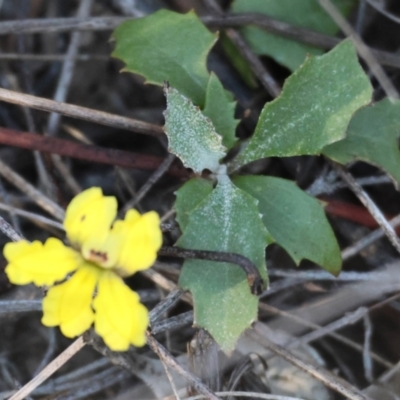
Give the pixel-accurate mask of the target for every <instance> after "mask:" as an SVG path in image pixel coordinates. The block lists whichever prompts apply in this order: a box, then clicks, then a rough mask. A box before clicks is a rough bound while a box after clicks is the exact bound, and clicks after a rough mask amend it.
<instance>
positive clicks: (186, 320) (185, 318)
mask: <svg viewBox="0 0 400 400" xmlns="http://www.w3.org/2000/svg"><path fill="white" fill-rule="evenodd" d="M0 304H1V303H0ZM0 312H1V311H0ZM193 315H194V314H193V311H187V312H185V313H182V314H179V315H176V316H175V317H171V318H168V319H164V320H162V321H160V322H157V323H155V324H153V325H152V326H151V333H152V334H153V335H157V334H159V333H161V332H165V331H170V330H177V329H180V328H183V327H184V326H187V325H192V324H193Z"/></svg>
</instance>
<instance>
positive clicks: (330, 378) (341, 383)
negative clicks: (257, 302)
mask: <svg viewBox="0 0 400 400" xmlns="http://www.w3.org/2000/svg"><path fill="white" fill-rule="evenodd" d="M246 335H248V336H249V337H251V338H252V339H253V340H255V341H257V342H258V343H260V344H261V345H262V346H264V347H266V348H267V349H269V350H270V351H272V352H273V353H274V354H276V355H278V356H281V357H282V358H284V359H285V360H286V361H288V362H289V363H290V364H293V365H295V366H296V367H298V368H300V369H301V370H303V371H305V372H307V373H308V374H310V375H311V376H312V377H314V378H315V379H317V380H318V381H320V382H322V383H323V384H324V385H326V386H327V387H329V388H330V389H332V390H334V391H336V392H338V393H340V394H342V395H343V396H345V397H347V398H348V399H350V400H370V398H369V397H367V396H366V395H364V394H362V393H361V392H360V391H359V390H358V389H357V388H355V387H354V386H352V385H350V384H349V383H348V382H347V381H345V380H344V379H342V378H340V377H338V376H336V375H334V374H332V373H331V372H329V371H327V370H326V369H324V368H322V367H317V366H315V365H313V364H311V363H309V362H307V361H304V360H302V359H300V358H299V357H297V356H296V355H294V354H292V353H291V352H289V351H288V350H286V349H284V348H283V347H282V346H279V345H277V344H275V343H273V342H271V341H270V340H269V339H267V338H266V337H265V336H263V335H262V334H261V333H259V332H258V330H257V326H256V327H255V330H251V331H248V332H246Z"/></svg>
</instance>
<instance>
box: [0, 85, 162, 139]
mask: <svg viewBox="0 0 400 400" xmlns="http://www.w3.org/2000/svg"><path fill="white" fill-rule="evenodd" d="M0 100H1V101H5V102H7V103H12V104H17V105H22V106H26V107H32V108H35V109H38V110H43V111H50V112H58V113H60V114H63V115H66V116H68V117H72V118H78V119H82V120H85V121H90V122H95V123H97V124H101V125H107V126H112V127H114V128H119V129H127V130H130V131H133V132H138V133H143V134H146V135H151V136H156V137H160V136H164V131H163V128H162V127H161V126H159V125H154V124H150V123H147V122H142V121H138V120H135V119H132V118H127V117H121V116H119V115H115V114H110V113H107V112H103V111H97V110H93V109H91V108H86V107H80V106H75V105H73V104H68V103H59V102H57V101H54V100H49V99H45V98H43V97H37V96H31V95H28V94H22V93H18V92H14V91H12V90H7V89H2V88H0Z"/></svg>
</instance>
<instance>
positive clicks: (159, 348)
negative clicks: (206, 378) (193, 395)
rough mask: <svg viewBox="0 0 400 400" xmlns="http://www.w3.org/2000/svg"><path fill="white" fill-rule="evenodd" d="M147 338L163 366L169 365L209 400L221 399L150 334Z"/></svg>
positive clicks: (147, 334)
mask: <svg viewBox="0 0 400 400" xmlns="http://www.w3.org/2000/svg"><path fill="white" fill-rule="evenodd" d="M146 337H147V344H148V345H149V346H150V348H151V349H152V350H153V351H154V352H155V353H156V354H157V355H158V357H159V358H160V360H161V361H162V362H163V364H165V365H167V366H168V367H170V368H172V369H173V370H175V371H176V372H178V373H179V374H180V375H182V377H183V378H184V379H185V380H186V381H187V382H188V383H190V385H191V386H193V388H194V389H195V390H196V391H197V392H199V393H201V394H203V395H204V396H206V398H207V399H210V400H218V399H219V397H218V396H216V395H215V394H214V393H213V392H211V390H210V389H209V388H208V387H207V386H206V385H205V384H204V383H203V382H202V381H201V380H200V379H199V378H198V377H197V376H195V375H193V374H191V373H190V372H189V371H187V370H186V369H185V368H184V367H183V366H182V365H181V364H180V363H179V362H178V360H176V358H175V357H173V356H172V355H171V354H170V353H169V351H168V350H167V349H166V348H165V347H164V346H163V345H162V344H161V343H159V342H158V341H157V340H156V339H154V337H153V336H152V335H151V334H150V333H148V332H147V333H146Z"/></svg>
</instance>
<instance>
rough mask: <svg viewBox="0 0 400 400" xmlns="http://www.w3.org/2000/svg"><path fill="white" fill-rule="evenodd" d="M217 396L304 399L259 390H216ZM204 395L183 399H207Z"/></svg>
mask: <svg viewBox="0 0 400 400" xmlns="http://www.w3.org/2000/svg"><path fill="white" fill-rule="evenodd" d="M215 394H216V395H217V396H220V397H228V396H230V397H250V398H255V399H262V400H303V399H301V398H300V397H291V396H280V395H277V394H265V393H257V392H236V391H232V392H215ZM205 398H206V397H204V396H203V395H198V396H192V397H187V398H185V399H182V400H200V399H205Z"/></svg>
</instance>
